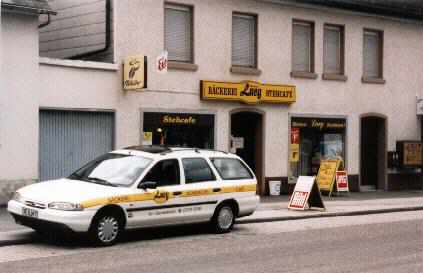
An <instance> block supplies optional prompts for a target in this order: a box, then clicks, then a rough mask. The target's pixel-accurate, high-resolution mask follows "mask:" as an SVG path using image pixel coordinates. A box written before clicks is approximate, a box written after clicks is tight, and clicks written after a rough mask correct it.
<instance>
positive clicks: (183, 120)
mask: <svg viewBox="0 0 423 273" xmlns="http://www.w3.org/2000/svg"><path fill="white" fill-rule="evenodd" d="M196 122H197V119H196V118H195V117H192V116H178V115H176V116H174V115H164V116H163V117H162V124H180V125H193V124H195V123H196Z"/></svg>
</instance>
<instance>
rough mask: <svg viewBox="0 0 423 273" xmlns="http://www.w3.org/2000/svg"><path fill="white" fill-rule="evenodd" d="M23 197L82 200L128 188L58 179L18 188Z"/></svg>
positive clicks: (39, 200)
mask: <svg viewBox="0 0 423 273" xmlns="http://www.w3.org/2000/svg"><path fill="white" fill-rule="evenodd" d="M18 192H19V193H20V194H21V195H22V197H23V199H25V200H31V201H37V202H42V203H49V202H72V203H81V202H84V201H88V200H92V199H96V198H107V197H112V196H118V195H122V194H129V193H130V192H131V189H130V188H123V187H111V186H105V185H100V184H95V183H89V182H85V181H80V180H71V179H66V178H63V179H58V180H50V181H45V182H40V183H35V184H31V185H29V186H26V187H23V188H21V189H19V190H18Z"/></svg>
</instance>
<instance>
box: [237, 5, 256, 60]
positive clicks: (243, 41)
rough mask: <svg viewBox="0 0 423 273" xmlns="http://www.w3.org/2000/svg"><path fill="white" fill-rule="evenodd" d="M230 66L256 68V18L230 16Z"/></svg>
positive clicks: (252, 16)
mask: <svg viewBox="0 0 423 273" xmlns="http://www.w3.org/2000/svg"><path fill="white" fill-rule="evenodd" d="M232 65H233V66H243V67H252V68H256V67H257V17H256V16H255V15H249V14H241V13H234V14H233V15H232Z"/></svg>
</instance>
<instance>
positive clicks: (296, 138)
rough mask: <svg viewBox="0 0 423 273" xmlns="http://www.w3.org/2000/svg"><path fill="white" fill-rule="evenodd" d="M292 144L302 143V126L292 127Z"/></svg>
mask: <svg viewBox="0 0 423 273" xmlns="http://www.w3.org/2000/svg"><path fill="white" fill-rule="evenodd" d="M291 144H300V128H291Z"/></svg>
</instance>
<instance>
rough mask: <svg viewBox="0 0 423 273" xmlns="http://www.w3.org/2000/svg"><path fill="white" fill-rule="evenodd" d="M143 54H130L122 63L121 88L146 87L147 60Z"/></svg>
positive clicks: (134, 88)
mask: <svg viewBox="0 0 423 273" xmlns="http://www.w3.org/2000/svg"><path fill="white" fill-rule="evenodd" d="M146 59H147V58H146V57H145V56H144V55H137V56H130V57H128V58H126V59H125V61H124V63H123V89H124V90H136V89H142V88H146V87H147V75H146V73H147V61H146Z"/></svg>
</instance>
